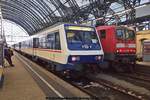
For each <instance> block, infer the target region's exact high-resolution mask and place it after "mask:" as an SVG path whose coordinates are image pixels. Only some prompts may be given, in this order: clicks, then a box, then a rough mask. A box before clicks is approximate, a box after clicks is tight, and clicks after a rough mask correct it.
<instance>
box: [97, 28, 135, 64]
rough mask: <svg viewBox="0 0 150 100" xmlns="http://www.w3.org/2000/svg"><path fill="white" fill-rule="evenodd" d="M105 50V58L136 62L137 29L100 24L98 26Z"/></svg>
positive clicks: (117, 61)
mask: <svg viewBox="0 0 150 100" xmlns="http://www.w3.org/2000/svg"><path fill="white" fill-rule="evenodd" d="M96 29H97V31H98V34H99V37H100V40H101V43H102V47H103V50H104V54H105V56H104V60H105V61H109V62H111V63H112V62H113V63H114V62H115V63H125V64H127V63H128V64H129V63H130V64H134V63H135V60H136V44H135V31H134V29H132V28H129V27H125V26H99V27H97V28H96Z"/></svg>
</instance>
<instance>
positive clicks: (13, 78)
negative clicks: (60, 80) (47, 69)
mask: <svg viewBox="0 0 150 100" xmlns="http://www.w3.org/2000/svg"><path fill="white" fill-rule="evenodd" d="M12 61H13V63H14V65H15V66H14V67H11V66H9V64H8V63H5V68H4V75H5V79H4V83H3V87H2V89H0V100H34V99H35V98H36V100H45V94H44V93H43V91H42V90H41V89H40V88H39V87H38V85H37V84H36V82H35V81H34V80H33V78H32V77H31V76H30V74H29V73H28V71H27V70H25V68H24V65H23V63H21V62H20V61H19V60H18V59H17V58H16V56H14V57H13V59H12Z"/></svg>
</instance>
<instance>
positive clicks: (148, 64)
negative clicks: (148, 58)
mask: <svg viewBox="0 0 150 100" xmlns="http://www.w3.org/2000/svg"><path fill="white" fill-rule="evenodd" d="M136 63H137V64H139V65H145V66H150V62H136Z"/></svg>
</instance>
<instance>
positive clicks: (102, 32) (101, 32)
mask: <svg viewBox="0 0 150 100" xmlns="http://www.w3.org/2000/svg"><path fill="white" fill-rule="evenodd" d="M99 32H100V37H101V38H102V39H105V38H106V30H100V31H99Z"/></svg>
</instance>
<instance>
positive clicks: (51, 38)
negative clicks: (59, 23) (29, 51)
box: [46, 33, 55, 49]
mask: <svg viewBox="0 0 150 100" xmlns="http://www.w3.org/2000/svg"><path fill="white" fill-rule="evenodd" d="M46 47H47V48H48V49H55V35H54V33H50V34H48V35H47V39H46Z"/></svg>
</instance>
